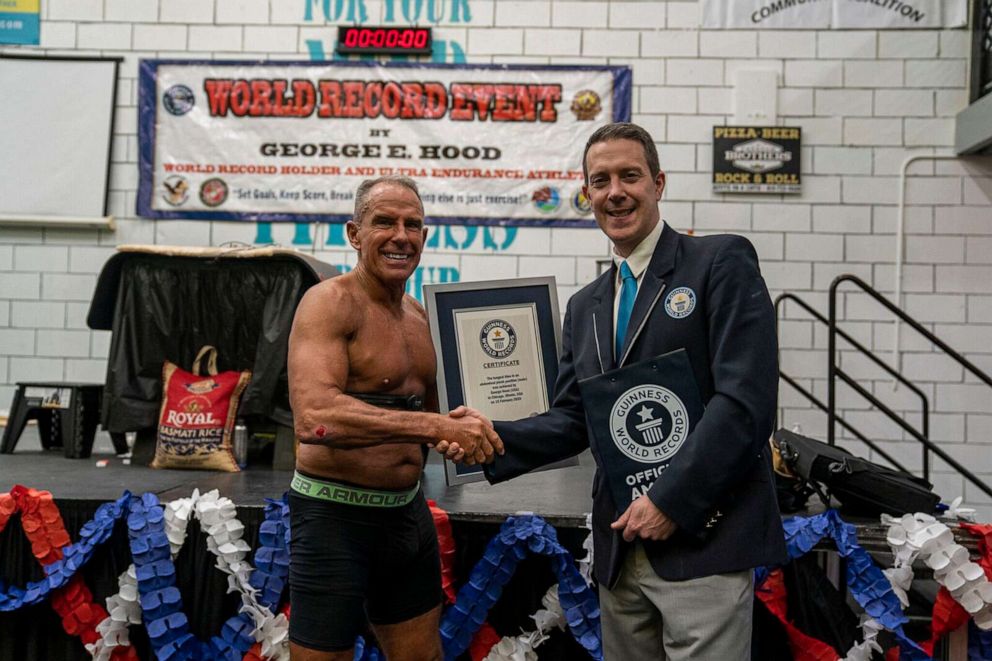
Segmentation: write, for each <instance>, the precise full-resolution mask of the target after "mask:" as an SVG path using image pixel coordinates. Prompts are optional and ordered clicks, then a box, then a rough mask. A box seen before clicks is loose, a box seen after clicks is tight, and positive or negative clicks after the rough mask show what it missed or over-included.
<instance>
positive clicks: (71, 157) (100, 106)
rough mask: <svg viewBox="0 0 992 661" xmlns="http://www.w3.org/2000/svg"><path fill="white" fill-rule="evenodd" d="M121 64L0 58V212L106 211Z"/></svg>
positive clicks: (47, 215)
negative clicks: (111, 144) (1, 97)
mask: <svg viewBox="0 0 992 661" xmlns="http://www.w3.org/2000/svg"><path fill="white" fill-rule="evenodd" d="M118 62H119V59H117V58H113V59H110V58H99V59H96V58H58V57H15V56H10V55H2V56H0V90H2V94H3V103H0V216H8V217H17V218H24V219H32V218H37V219H38V220H39V221H44V220H45V219H46V218H58V217H66V216H72V217H102V216H106V215H107V180H108V178H109V174H110V141H111V138H112V136H113V119H114V100H115V98H116V88H117V66H118Z"/></svg>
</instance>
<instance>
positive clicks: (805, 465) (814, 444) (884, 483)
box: [773, 429, 940, 516]
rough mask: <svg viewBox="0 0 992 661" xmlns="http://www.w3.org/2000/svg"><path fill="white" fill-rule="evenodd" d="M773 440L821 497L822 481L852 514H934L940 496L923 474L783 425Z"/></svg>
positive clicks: (791, 466) (822, 497)
mask: <svg viewBox="0 0 992 661" xmlns="http://www.w3.org/2000/svg"><path fill="white" fill-rule="evenodd" d="M773 441H774V443H775V444H776V446H778V451H779V454H780V455H781V456H782V459H783V460H784V461H785V463H786V464H787V465H788V466H789V468H790V469H791V470H792V471H793V472H794V473H795V474H797V475H798V476H799V477H800V478H802V479H803V480H805V481H806V482H807V483H809V484H810V486H812V487H813V488H814V489H815V490H816V491H817V492H818V493H819V494H820V497H821V499H824V498H825V495H824V493H823V491H822V489H821V488H820V487H821V486H822V488H823V489H826V491H827V493H828V494H829V495H830V496H832V497H833V498H835V499H836V500H837V501H838V502H839V503H840V505H841V509H842V510H843V511H845V512H848V513H850V514H857V515H861V516H878V515H879V514H882V513H885V514H895V515H899V514H905V513H907V512H923V513H925V514H932V513H933V512H934V510H935V509H936V507H937V504H938V503H939V502H940V496H938V495H937V494H935V493H934V492H933V485H932V484H930V483H929V482H927V481H926V480H924V479H923V478H920V477H916V476H915V475H912V474H910V473H907V472H905V471H900V470H894V469H892V468H888V467H887V466H882V465H879V464H876V463H872V462H870V461H868V460H866V459H862V458H861V457H857V456H855V455H853V454H851V453H850V452H848V451H847V450H845V449H844V448H841V447H837V446H835V445H827V444H826V443H824V442H822V441H817V440H815V439H812V438H808V437H806V436H802V435H800V434H796V433H794V432H791V431H788V430H786V429H779V430H778V431H776V432H775V434H774V436H773ZM825 504H828V503H826V501H825Z"/></svg>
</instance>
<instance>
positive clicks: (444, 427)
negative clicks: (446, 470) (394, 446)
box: [428, 406, 503, 466]
mask: <svg viewBox="0 0 992 661" xmlns="http://www.w3.org/2000/svg"><path fill="white" fill-rule="evenodd" d="M428 445H429V447H433V448H434V450H435V451H436V452H437V453H438V454H441V455H444V457H445V458H446V459H450V460H451V461H454V462H456V463H460V464H461V463H463V464H465V465H467V466H474V465H476V464H488V463H490V462H491V461H492V460H493V458H494V457H495V456H496V455H497V454H503V441H502V440H500V438H499V434H497V433H496V430H495V428H493V423H492V422H491V421H490V420H489V418H487V417H486V416H484V415H483V414H482V413H481V412H479V411H477V410H476V409H473V408H469V407H467V406H459V407H458V408H456V409H454V410H452V411H450V412H449V413H448V417H447V418H445V419H444V421H443V422H442V423H441V425H440V427H439V429H438V437H437V441H436V442H434V443H429V444H428Z"/></svg>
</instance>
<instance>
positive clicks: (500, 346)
mask: <svg viewBox="0 0 992 661" xmlns="http://www.w3.org/2000/svg"><path fill="white" fill-rule="evenodd" d="M479 344H481V345H482V350H483V351H485V352H486V353H487V354H489V355H490V356H491V357H493V358H506V357H507V356H509V355H510V354H511V353H513V350H514V349H516V348H517V333H516V331H515V330H513V326H511V325H510V324H508V323H507V322H505V321H503V320H502V319H493V320H492V321H487V322H486V323H485V324H484V325H483V326H482V332H481V333H479Z"/></svg>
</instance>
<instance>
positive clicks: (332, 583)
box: [289, 177, 502, 661]
mask: <svg viewBox="0 0 992 661" xmlns="http://www.w3.org/2000/svg"><path fill="white" fill-rule="evenodd" d="M347 232H348V241H349V243H351V245H352V247H353V248H354V249H355V250H357V251H358V265H357V266H356V267H355V269H354V270H353V271H351V272H350V273H347V274H345V275H342V276H339V277H336V278H333V279H331V280H328V281H326V282H322V283H321V284H319V285H317V286H315V287H312V288H311V289H309V290H308V291H307V293H306V295H304V297H303V299H302V300H301V301H300V305H299V307H298V309H297V311H296V318H295V319H294V321H293V330H292V333H291V335H290V338H289V390H290V400H291V403H292V406H293V417H294V421H295V427H296V437H297V438H298V439H299V441H300V445H299V449H298V452H297V459H296V475H295V476H294V478H293V483H292V486H291V491H290V496H289V498H290V500H289V504H290V514H291V528H292V533H291V534H292V537H291V562H290V578H289V582H290V591H291V603H292V605H293V613H292V616H291V618H290V633H289V637H290V654H291V656H292V658H293V659H294V661H310V660H316V659H320V660H329V659H335V660H336V659H342V660H344V659H347V660H348V661H350V659H352V658H353V653H354V651H353V646H354V643H355V638H356V636H357V635H360V634H361V633H362V631H364V628H365V622H366V618H367V619H368V621H369V622H371V624H372V626H373V628H374V631H375V634H376V638H378V641H379V643H380V644H381V646H382V648H383V651H384V652H385V653H386V657H387V658H388V659H389V660H390V661H397V660H414V659H416V660H428V659H429V660H440V659H441V642H440V637H439V633H438V627H439V619H440V612H441V599H442V594H441V576H440V559H439V556H438V547H437V537H436V533H435V530H434V524H433V519H432V518H431V514H430V510H429V509H428V507H427V504H426V502H425V500H424V496H423V494H422V492H421V490H420V483H419V479H420V474H421V471H422V469H423V463H424V457H425V454H426V448H425V446H433V445H435V444H437V443H438V442H440V441H449V442H450V443H457V444H458V445H459V446H460V447H461V448H462V449H464V450H465V453H464V455H463V456H462V457H460V458H461V459H462V460H464V461H465V462H466V463H477V462H478V463H482V462H488V461H491V460H492V458H493V454H494V452H502V444H501V443H500V441H499V437H498V436H496V434H495V432H493V431H492V428H491V427H488V426H487V425H485V424H484V423H483V422H481V421H480V420H478V419H476V418H472V417H463V418H458V419H454V418H450V417H448V416H443V415H439V414H437V413H435V412H436V411H437V410H438V400H437V387H436V383H435V376H436V375H435V365H436V363H435V356H434V348H433V346H432V344H431V338H430V333H429V332H428V328H427V318H426V315H425V313H424V309H423V308H422V307H421V306H420V304H418V303H417V302H416V301H415V300H414V299H413V298H411V297H410V296H406V295H404V288H405V286H406V281H407V278H409V277H410V275H411V274H412V273H413V271H414V269H415V268H417V264H418V263H419V261H420V254H421V252H422V251H423V247H424V240H425V238H426V236H427V228H426V227H424V209H423V204H422V203H421V200H420V195H419V193H418V192H417V187H416V184H415V183H414V182H413V181H412V180H410V179H406V178H400V177H384V178H381V179H376V180H371V181H365V182H362V184H361V185H360V186H359V187H358V191H357V193H356V196H355V216H354V219H353V220H352V221H351V222H349V223H348V225H347ZM376 398H378V399H376ZM370 401H371V402H372V403H369V402H370ZM421 402H422V403H423V405H422V406H421V405H420V403H421ZM404 409H405V410H404ZM423 409H426V411H424V410H423ZM431 411H434V412H431Z"/></svg>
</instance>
